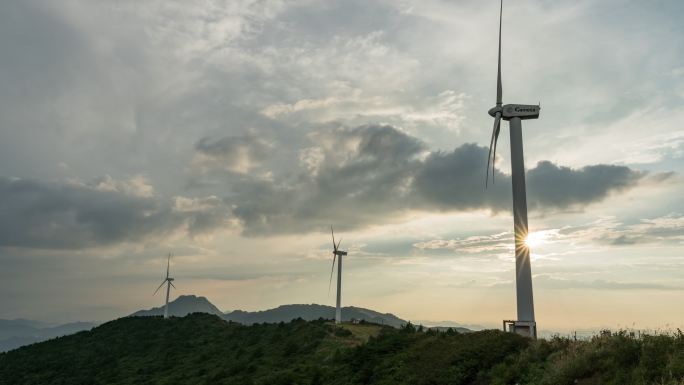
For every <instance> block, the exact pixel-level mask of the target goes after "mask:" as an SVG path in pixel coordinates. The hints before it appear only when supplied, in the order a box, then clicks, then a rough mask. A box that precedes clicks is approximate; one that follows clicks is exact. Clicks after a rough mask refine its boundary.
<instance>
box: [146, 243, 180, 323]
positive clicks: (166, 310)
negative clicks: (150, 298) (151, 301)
mask: <svg viewBox="0 0 684 385" xmlns="http://www.w3.org/2000/svg"><path fill="white" fill-rule="evenodd" d="M170 264H171V253H169V256H168V258H167V259H166V278H164V280H163V281H162V283H161V285H159V287H158V288H157V290H155V291H154V294H152V295H155V294H157V292H158V291H159V289H161V287H162V286H164V284H166V302H165V303H164V318H169V293H170V292H171V286H173V288H174V289H175V288H176V286H174V284H173V282H172V281H173V278H171V277H169V265H170Z"/></svg>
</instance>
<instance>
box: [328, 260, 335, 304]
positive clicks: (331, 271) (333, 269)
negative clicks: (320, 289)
mask: <svg viewBox="0 0 684 385" xmlns="http://www.w3.org/2000/svg"><path fill="white" fill-rule="evenodd" d="M335 258H337V254H333V264H332V267H331V268H330V282H329V283H328V296H329V295H330V287H331V286H332V276H333V271H335Z"/></svg>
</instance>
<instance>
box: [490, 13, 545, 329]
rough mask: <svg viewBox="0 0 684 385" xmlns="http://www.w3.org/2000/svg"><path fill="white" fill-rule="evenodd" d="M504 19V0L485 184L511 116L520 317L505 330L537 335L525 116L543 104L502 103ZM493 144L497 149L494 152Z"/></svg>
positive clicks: (530, 116) (532, 115) (532, 116)
mask: <svg viewBox="0 0 684 385" xmlns="http://www.w3.org/2000/svg"><path fill="white" fill-rule="evenodd" d="M502 19H503V0H501V4H500V9H499V63H498V71H497V78H496V106H495V107H493V108H492V109H490V110H489V115H491V116H492V117H493V118H494V129H493V130H492V138H491V140H490V142H489V155H488V156H487V172H486V174H485V175H486V176H485V177H486V179H485V187H487V184H488V182H489V164H490V163H491V164H492V183H494V161H495V159H496V143H497V141H498V139H499V131H500V129H501V119H503V120H507V121H508V122H509V125H510V131H511V171H512V172H511V180H512V185H513V231H514V234H515V273H516V274H515V277H516V282H515V285H516V301H517V311H518V319H517V320H505V321H503V325H504V330H506V326H507V325H508V327H509V329H508V330H510V331H512V332H515V333H518V334H521V335H525V336H529V337H533V338H536V337H537V323H536V321H535V319H534V300H533V298H532V271H531V267H530V248H529V247H528V245H527V244H526V243H525V239H526V238H527V233H528V228H527V194H526V191H525V164H524V159H523V140H522V123H521V121H522V120H525V119H537V118H539V110H540V109H541V108H540V106H538V105H537V106H535V105H526V104H506V105H503V106H502V94H503V91H502V86H501V25H502ZM492 146H493V147H494V152H492Z"/></svg>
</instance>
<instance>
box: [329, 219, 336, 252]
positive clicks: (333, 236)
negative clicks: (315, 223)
mask: <svg viewBox="0 0 684 385" xmlns="http://www.w3.org/2000/svg"><path fill="white" fill-rule="evenodd" d="M330 234H332V241H333V250H335V251H337V246H335V231H334V230H333V227H332V225H330Z"/></svg>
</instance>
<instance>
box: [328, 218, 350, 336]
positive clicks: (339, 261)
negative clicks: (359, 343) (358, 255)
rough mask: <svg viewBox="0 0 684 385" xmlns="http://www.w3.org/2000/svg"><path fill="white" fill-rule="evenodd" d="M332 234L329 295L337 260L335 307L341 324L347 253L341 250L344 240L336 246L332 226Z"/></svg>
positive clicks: (336, 318)
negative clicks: (343, 267) (344, 268)
mask: <svg viewBox="0 0 684 385" xmlns="http://www.w3.org/2000/svg"><path fill="white" fill-rule="evenodd" d="M330 233H331V234H332V242H333V263H332V268H331V269H330V283H329V284H328V293H330V285H331V284H332V276H333V271H335V259H337V305H336V307H335V323H336V324H339V323H340V322H342V308H341V307H340V306H341V303H342V256H343V255H347V252H346V251H342V250H340V243H342V238H340V241H339V242H337V244H335V231H333V227H332V226H330Z"/></svg>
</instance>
